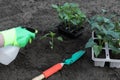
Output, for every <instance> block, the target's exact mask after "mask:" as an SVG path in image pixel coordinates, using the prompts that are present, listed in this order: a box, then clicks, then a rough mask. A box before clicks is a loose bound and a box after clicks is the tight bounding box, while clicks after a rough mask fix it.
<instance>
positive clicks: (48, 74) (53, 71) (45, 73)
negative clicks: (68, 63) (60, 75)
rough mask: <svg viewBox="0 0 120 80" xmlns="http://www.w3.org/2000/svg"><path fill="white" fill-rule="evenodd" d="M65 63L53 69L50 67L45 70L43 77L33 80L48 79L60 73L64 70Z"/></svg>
mask: <svg viewBox="0 0 120 80" xmlns="http://www.w3.org/2000/svg"><path fill="white" fill-rule="evenodd" d="M63 65H64V64H63V63H58V64H56V65H54V66H52V67H50V68H49V69H47V70H45V71H44V72H43V73H42V74H41V75H39V76H37V77H35V78H34V79H32V80H42V79H44V78H48V77H49V76H51V75H53V74H54V73H56V72H58V71H59V70H61V69H62V67H63Z"/></svg>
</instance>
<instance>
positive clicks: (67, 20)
mask: <svg viewBox="0 0 120 80" xmlns="http://www.w3.org/2000/svg"><path fill="white" fill-rule="evenodd" d="M52 7H53V8H54V9H56V11H57V12H58V16H59V19H60V20H61V23H63V24H64V25H65V27H66V29H68V30H70V29H71V28H72V27H76V28H79V27H81V25H82V24H83V23H84V22H85V20H86V15H85V14H84V13H83V12H82V11H81V10H80V9H79V5H78V4H75V3H65V4H64V5H54V4H53V5H52Z"/></svg>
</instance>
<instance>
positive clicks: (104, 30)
mask: <svg viewBox="0 0 120 80" xmlns="http://www.w3.org/2000/svg"><path fill="white" fill-rule="evenodd" d="M89 23H90V24H91V30H92V31H94V34H95V35H96V37H95V36H94V38H96V39H97V40H98V41H97V42H95V40H94V39H93V38H90V39H89V41H88V42H87V43H86V46H85V47H86V48H89V47H93V50H94V54H95V56H96V57H98V55H99V54H100V53H101V51H102V48H103V46H102V45H104V44H105V43H107V44H108V46H109V48H110V49H111V50H112V51H113V52H114V53H116V54H117V53H120V49H119V48H120V46H119V42H120V23H119V22H114V21H113V20H112V18H107V17H104V16H100V15H96V16H93V17H92V18H91V19H90V20H89Z"/></svg>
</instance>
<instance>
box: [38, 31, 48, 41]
mask: <svg viewBox="0 0 120 80" xmlns="http://www.w3.org/2000/svg"><path fill="white" fill-rule="evenodd" d="M48 35H49V33H47V34H45V35H43V36H41V37H40V40H42V39H45V38H47V37H48Z"/></svg>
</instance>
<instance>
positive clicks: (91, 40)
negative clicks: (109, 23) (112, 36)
mask: <svg viewBox="0 0 120 80" xmlns="http://www.w3.org/2000/svg"><path fill="white" fill-rule="evenodd" d="M95 44H96V43H95V42H94V40H93V39H92V38H90V39H89V41H88V42H87V43H86V45H85V48H89V47H93V46H94V45H95Z"/></svg>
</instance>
